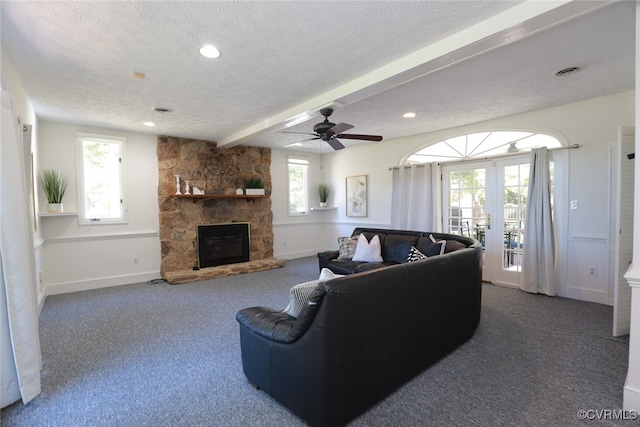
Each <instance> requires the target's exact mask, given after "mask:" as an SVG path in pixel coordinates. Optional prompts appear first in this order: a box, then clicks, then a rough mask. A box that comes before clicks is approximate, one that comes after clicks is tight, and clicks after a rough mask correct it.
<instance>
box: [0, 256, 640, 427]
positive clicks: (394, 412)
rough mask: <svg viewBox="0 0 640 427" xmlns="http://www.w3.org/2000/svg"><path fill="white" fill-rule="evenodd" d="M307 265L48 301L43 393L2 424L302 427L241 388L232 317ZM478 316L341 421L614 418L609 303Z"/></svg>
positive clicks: (617, 394) (490, 291) (515, 299)
mask: <svg viewBox="0 0 640 427" xmlns="http://www.w3.org/2000/svg"><path fill="white" fill-rule="evenodd" d="M317 274H318V269H317V258H315V257H308V258H302V259H298V260H291V261H287V262H286V264H285V267H284V268H282V269H277V270H270V271H266V272H260V273H251V274H245V275H240V276H234V277H226V278H218V279H213V280H209V281H206V282H199V283H193V284H187V285H177V286H172V285H167V284H165V283H160V284H146V283H139V284H133V285H127V286H118V287H112V288H106V289H99V290H93V291H84V292H76V293H70V294H64V295H55V296H51V297H49V298H47V301H46V304H45V306H44V309H43V310H42V314H41V316H40V335H41V345H42V355H43V362H44V369H43V372H42V394H41V395H40V396H39V397H37V398H36V399H35V400H34V401H32V402H31V403H29V404H28V405H22V403H15V404H13V405H11V406H9V407H7V408H5V409H3V410H2V412H1V414H0V416H1V421H2V426H5V427H8V426H249V425H251V426H304V425H305V423H304V422H303V421H302V420H300V419H299V418H297V417H296V416H294V415H293V414H291V413H290V412H289V411H288V410H287V409H285V408H284V407H282V406H280V405H279V404H278V403H277V402H275V401H274V400H273V399H271V398H270V397H269V396H268V395H267V394H265V393H264V392H262V391H258V390H255V389H253V388H252V387H251V386H250V385H249V384H248V383H247V381H246V379H245V377H244V374H243V372H242V366H241V361H240V346H239V339H238V325H237V323H236V321H235V313H236V312H237V311H238V310H239V309H241V308H244V307H249V306H255V305H264V306H268V307H274V308H284V307H285V306H286V305H287V302H288V292H289V288H290V287H291V286H292V285H294V284H296V283H300V282H304V281H307V280H311V279H313V278H315V277H316V276H317ZM482 310H483V311H482V320H481V323H480V326H479V328H478V330H477V331H476V334H475V336H474V337H473V338H472V339H471V340H470V341H469V342H468V343H466V344H465V345H463V346H462V347H461V348H459V349H458V350H457V351H456V352H454V353H453V354H451V355H449V356H448V357H446V358H445V359H443V360H441V361H440V362H439V363H438V364H436V365H435V366H433V367H432V368H431V369H428V370H427V371H425V372H423V373H422V374H421V375H419V376H418V377H416V378H415V379H414V380H412V381H410V382H409V383H408V384H406V385H405V386H404V387H402V388H401V389H400V390H398V391H397V392H396V393H394V394H392V395H391V396H389V397H388V398H387V399H386V400H384V401H383V402H381V403H379V404H378V405H377V406H375V407H374V408H372V409H371V410H370V411H368V412H367V413H365V414H363V415H362V416H361V417H359V418H358V419H356V420H354V421H353V422H352V423H351V424H350V425H352V426H398V425H403V426H445V425H456V426H501V425H504V426H509V425H513V426H523V425H529V426H571V425H584V424H585V423H586V424H589V425H596V424H597V425H629V423H631V424H633V422H629V421H627V422H626V423H625V422H624V421H617V422H616V421H606V422H600V421H599V422H595V423H594V422H593V421H591V422H585V421H581V420H579V419H578V418H577V416H576V413H577V411H578V410H579V409H594V410H596V409H598V410H600V409H620V407H621V405H622V388H623V385H624V380H625V376H626V372H627V358H628V338H613V337H612V336H611V323H612V314H613V309H612V308H611V307H608V306H604V305H599V304H592V303H586V302H581V301H574V300H569V299H564V298H557V297H556V298H549V297H546V296H541V295H530V294H526V293H524V292H520V291H518V290H513V289H507V288H501V287H496V286H492V285H484V289H483V303H482Z"/></svg>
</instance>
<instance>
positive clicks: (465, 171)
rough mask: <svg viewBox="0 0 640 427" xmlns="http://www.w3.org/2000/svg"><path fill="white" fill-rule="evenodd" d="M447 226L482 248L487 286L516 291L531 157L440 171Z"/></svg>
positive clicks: (445, 227) (453, 165) (466, 165)
mask: <svg viewBox="0 0 640 427" xmlns="http://www.w3.org/2000/svg"><path fill="white" fill-rule="evenodd" d="M442 177H443V179H442V185H443V188H442V197H443V204H442V206H443V207H444V208H443V224H444V227H443V228H444V229H445V230H448V232H449V233H453V234H460V235H464V236H469V237H474V238H476V239H478V240H479V241H480V242H481V243H482V245H483V247H484V269H483V274H482V279H483V280H484V281H488V282H493V283H496V284H502V285H506V286H518V284H519V282H520V272H521V271H522V255H523V250H524V249H523V243H524V224H525V208H526V203H527V190H528V181H529V155H522V156H512V157H509V158H503V159H496V160H492V161H486V160H485V161H479V162H466V163H464V164H462V163H458V164H450V165H443V166H442Z"/></svg>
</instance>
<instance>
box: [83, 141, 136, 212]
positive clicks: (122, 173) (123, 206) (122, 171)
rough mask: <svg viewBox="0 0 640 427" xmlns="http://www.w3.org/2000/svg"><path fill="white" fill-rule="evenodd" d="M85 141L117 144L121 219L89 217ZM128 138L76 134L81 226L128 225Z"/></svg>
mask: <svg viewBox="0 0 640 427" xmlns="http://www.w3.org/2000/svg"><path fill="white" fill-rule="evenodd" d="M84 141H99V142H106V143H110V144H117V145H118V148H119V157H120V168H119V175H120V176H119V182H120V186H119V187H120V188H119V191H120V217H119V218H90V217H88V216H87V209H86V206H85V197H84V194H85V190H84V145H83V143H84ZM125 143H126V138H123V137H118V136H110V135H99V134H91V133H80V132H78V133H76V170H77V174H76V181H77V191H78V199H77V200H78V224H80V225H107V224H126V223H127V222H128V219H127V209H126V206H127V204H126V195H125V164H126V163H125V152H126V146H125Z"/></svg>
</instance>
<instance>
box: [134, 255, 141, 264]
mask: <svg viewBox="0 0 640 427" xmlns="http://www.w3.org/2000/svg"><path fill="white" fill-rule="evenodd" d="M133 263H134V264H140V258H138V257H137V256H134V257H133Z"/></svg>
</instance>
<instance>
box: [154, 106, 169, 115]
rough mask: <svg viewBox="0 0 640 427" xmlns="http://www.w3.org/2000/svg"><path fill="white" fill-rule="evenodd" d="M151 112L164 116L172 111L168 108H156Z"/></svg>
mask: <svg viewBox="0 0 640 427" xmlns="http://www.w3.org/2000/svg"><path fill="white" fill-rule="evenodd" d="M153 111H155V112H156V113H161V114H165V113H173V110H172V109H170V108H161V107H156V108H154V109H153Z"/></svg>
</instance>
